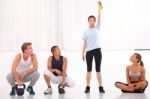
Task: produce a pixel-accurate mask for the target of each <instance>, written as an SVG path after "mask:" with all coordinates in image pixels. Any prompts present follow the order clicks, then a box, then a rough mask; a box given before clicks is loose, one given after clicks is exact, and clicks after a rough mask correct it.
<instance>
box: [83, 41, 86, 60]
mask: <svg viewBox="0 0 150 99" xmlns="http://www.w3.org/2000/svg"><path fill="white" fill-rule="evenodd" d="M86 47H87V40H84V44H83V49H82V59H83V60H85V57H84V54H85V50H86Z"/></svg>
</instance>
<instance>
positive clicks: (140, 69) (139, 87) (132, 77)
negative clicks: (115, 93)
mask: <svg viewBox="0 0 150 99" xmlns="http://www.w3.org/2000/svg"><path fill="white" fill-rule="evenodd" d="M130 61H131V62H132V65H129V66H127V68H126V77H127V83H128V84H124V83H121V82H116V83H115V86H116V87H117V88H119V89H121V91H122V92H128V93H144V91H145V89H146V87H147V85H148V82H147V81H146V78H145V68H144V64H143V62H142V57H141V55H140V54H138V53H134V54H133V55H132V56H131V58H130Z"/></svg>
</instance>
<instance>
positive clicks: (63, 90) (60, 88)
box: [58, 85, 65, 94]
mask: <svg viewBox="0 0 150 99" xmlns="http://www.w3.org/2000/svg"><path fill="white" fill-rule="evenodd" d="M58 92H59V93H60V94H64V93H65V89H64V86H62V85H59V86H58Z"/></svg>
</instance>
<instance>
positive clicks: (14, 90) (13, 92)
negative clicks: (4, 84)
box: [10, 87, 16, 96]
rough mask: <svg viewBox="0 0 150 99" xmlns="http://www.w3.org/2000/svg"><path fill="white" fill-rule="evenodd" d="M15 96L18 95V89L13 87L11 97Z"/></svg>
mask: <svg viewBox="0 0 150 99" xmlns="http://www.w3.org/2000/svg"><path fill="white" fill-rule="evenodd" d="M14 95H16V87H12V89H11V92H10V96H14Z"/></svg>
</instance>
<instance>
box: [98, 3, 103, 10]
mask: <svg viewBox="0 0 150 99" xmlns="http://www.w3.org/2000/svg"><path fill="white" fill-rule="evenodd" d="M98 4H99V9H101V10H102V9H103V5H102V3H101V1H98Z"/></svg>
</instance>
